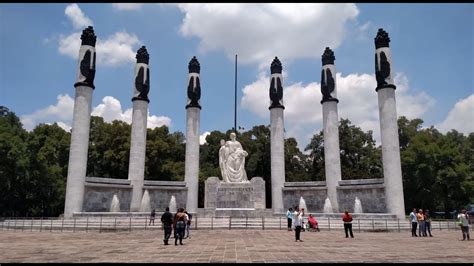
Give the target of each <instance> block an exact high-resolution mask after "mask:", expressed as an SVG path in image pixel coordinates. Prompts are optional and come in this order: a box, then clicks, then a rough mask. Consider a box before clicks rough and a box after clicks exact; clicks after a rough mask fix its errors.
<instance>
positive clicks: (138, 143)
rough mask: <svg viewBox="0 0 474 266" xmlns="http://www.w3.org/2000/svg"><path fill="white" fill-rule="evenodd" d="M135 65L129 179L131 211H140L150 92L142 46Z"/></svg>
mask: <svg viewBox="0 0 474 266" xmlns="http://www.w3.org/2000/svg"><path fill="white" fill-rule="evenodd" d="M136 58H137V64H136V66H135V86H134V90H133V98H132V101H133V113H132V132H131V140H130V160H129V166H128V180H130V181H131V182H130V183H131V184H132V199H131V202H130V211H131V212H138V211H140V205H141V202H142V197H143V181H144V175H145V155H146V131H147V119H148V103H149V102H150V100H149V99H148V92H149V90H150V69H149V67H148V62H149V58H150V57H149V55H148V52H147V50H146V48H145V46H142V47H141V48H140V49H139V50H138V51H137V55H136Z"/></svg>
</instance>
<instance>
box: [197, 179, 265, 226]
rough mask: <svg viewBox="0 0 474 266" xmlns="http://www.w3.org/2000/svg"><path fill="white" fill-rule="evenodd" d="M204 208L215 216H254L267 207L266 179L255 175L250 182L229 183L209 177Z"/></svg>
mask: <svg viewBox="0 0 474 266" xmlns="http://www.w3.org/2000/svg"><path fill="white" fill-rule="evenodd" d="M204 208H205V209H206V213H208V214H213V215H214V216H233V217H246V216H249V217H250V216H254V215H256V214H254V213H256V212H260V211H262V210H264V209H265V181H264V180H263V178H261V177H254V178H252V179H251V180H250V182H248V183H247V182H246V183H227V182H222V181H221V180H220V179H219V178H217V177H209V178H208V179H207V180H206V184H205V197H204Z"/></svg>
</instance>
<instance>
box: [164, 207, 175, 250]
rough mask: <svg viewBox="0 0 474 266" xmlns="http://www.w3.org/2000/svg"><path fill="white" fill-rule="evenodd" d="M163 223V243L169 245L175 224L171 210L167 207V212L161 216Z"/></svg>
mask: <svg viewBox="0 0 474 266" xmlns="http://www.w3.org/2000/svg"><path fill="white" fill-rule="evenodd" d="M161 222H162V223H163V230H164V237H163V243H164V244H165V245H168V240H169V239H170V236H171V229H172V228H171V227H172V224H173V215H172V214H171V212H170V208H169V207H166V209H165V212H164V213H163V215H161Z"/></svg>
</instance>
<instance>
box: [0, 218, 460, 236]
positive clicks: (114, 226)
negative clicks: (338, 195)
mask: <svg viewBox="0 0 474 266" xmlns="http://www.w3.org/2000/svg"><path fill="white" fill-rule="evenodd" d="M155 221H156V223H153V222H151V224H150V219H149V217H76V218H69V219H64V218H58V217H39V218H37V217H36V218H31V217H8V218H7V217H0V227H1V231H9V230H15V231H30V232H33V231H39V232H78V231H85V232H89V231H91V232H99V233H102V232H117V231H129V232H131V231H138V230H140V231H141V230H162V229H163V227H162V224H161V221H160V220H159V218H158V219H155ZM317 221H318V227H319V229H320V231H332V230H336V231H337V230H341V231H343V230H344V223H343V222H342V220H341V219H337V218H320V219H317ZM352 228H353V230H354V231H358V232H362V231H365V232H401V231H410V230H411V222H410V221H408V220H400V219H354V220H353V221H352ZM191 229H192V230H234V229H245V230H287V218H286V217H264V216H262V217H257V218H254V217H252V218H251V217H228V216H226V217H198V216H197V215H194V216H193V219H192V222H191ZM431 230H432V231H434V230H460V227H459V226H458V224H457V220H454V219H453V220H446V219H442V220H441V219H440V220H433V221H432V222H431Z"/></svg>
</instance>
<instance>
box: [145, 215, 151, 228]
mask: <svg viewBox="0 0 474 266" xmlns="http://www.w3.org/2000/svg"><path fill="white" fill-rule="evenodd" d="M150 219H151V217H150ZM150 221H151V220H150ZM147 222H148V219H147V218H146V216H145V231H146V224H147Z"/></svg>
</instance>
